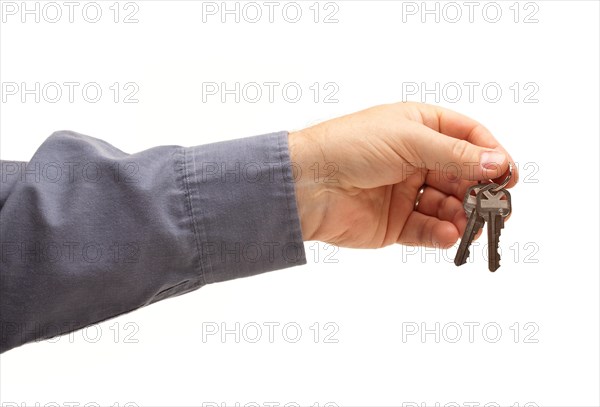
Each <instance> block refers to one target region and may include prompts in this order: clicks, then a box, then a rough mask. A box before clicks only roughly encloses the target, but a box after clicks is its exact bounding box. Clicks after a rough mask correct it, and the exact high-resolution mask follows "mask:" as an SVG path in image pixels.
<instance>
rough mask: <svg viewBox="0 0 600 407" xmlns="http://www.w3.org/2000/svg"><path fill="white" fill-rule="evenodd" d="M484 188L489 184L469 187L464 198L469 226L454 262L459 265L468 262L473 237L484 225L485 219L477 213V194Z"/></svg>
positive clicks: (461, 240)
mask: <svg viewBox="0 0 600 407" xmlns="http://www.w3.org/2000/svg"><path fill="white" fill-rule="evenodd" d="M490 185H495V184H490ZM496 187H497V185H496ZM483 188H488V185H482V184H477V185H473V186H471V187H469V189H467V193H466V194H465V197H464V199H463V208H465V213H466V215H467V228H466V229H465V233H464V234H463V236H462V238H461V239H460V244H459V246H458V251H457V252H456V256H455V257H454V264H456V265H457V266H462V265H463V264H465V263H466V262H467V259H468V258H469V255H470V254H471V253H470V251H469V247H470V246H471V243H473V239H475V236H476V235H477V233H479V231H480V230H481V228H482V227H483V224H484V223H485V219H484V218H482V217H481V216H480V215H479V214H478V213H477V194H478V193H479V192H480V191H481V190H482V189H483ZM490 188H492V187H490Z"/></svg>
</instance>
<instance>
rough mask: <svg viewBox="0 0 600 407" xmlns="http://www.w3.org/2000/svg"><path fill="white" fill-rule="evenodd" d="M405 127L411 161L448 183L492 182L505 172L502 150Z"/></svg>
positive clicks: (414, 125)
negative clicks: (454, 181)
mask: <svg viewBox="0 0 600 407" xmlns="http://www.w3.org/2000/svg"><path fill="white" fill-rule="evenodd" d="M407 126H409V127H410V128H409V129H408V130H409V134H408V136H407V137H408V140H407V141H408V142H409V143H410V145H411V151H412V153H413V154H414V155H415V156H416V157H413V158H414V159H415V160H417V161H418V162H422V163H423V164H424V165H425V166H426V167H427V169H429V170H431V171H438V172H439V171H441V172H442V173H443V174H442V175H443V176H445V177H447V178H448V179H449V180H454V179H456V178H462V179H467V180H487V179H494V178H497V177H500V176H502V174H503V173H505V172H506V171H507V170H508V157H507V155H506V154H505V153H504V152H503V151H500V150H492V149H489V148H487V147H480V146H478V145H475V144H472V143H470V142H468V141H466V140H464V139H458V138H454V137H450V136H446V135H444V134H441V133H438V132H437V131H435V130H432V129H430V128H429V127H427V126H425V125H423V124H420V123H416V122H411V123H410V124H407Z"/></svg>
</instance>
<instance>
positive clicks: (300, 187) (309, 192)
mask: <svg viewBox="0 0 600 407" xmlns="http://www.w3.org/2000/svg"><path fill="white" fill-rule="evenodd" d="M288 146H289V152H290V160H291V163H292V171H293V178H294V189H295V195H296V206H297V208H298V217H299V218H300V225H301V228H302V238H303V240H304V241H309V240H319V233H318V232H319V226H320V225H321V223H322V220H323V218H324V215H325V211H326V208H327V202H326V200H325V197H326V193H325V191H323V190H322V188H321V185H320V184H321V183H320V182H319V179H318V177H314V176H313V175H314V174H313V171H311V167H312V169H314V168H315V167H313V166H315V165H316V166H319V167H320V161H321V159H322V158H321V157H320V156H319V155H317V154H320V153H318V151H319V148H318V145H317V142H316V141H315V140H311V139H310V138H309V137H307V135H306V133H305V132H303V131H295V132H290V133H288Z"/></svg>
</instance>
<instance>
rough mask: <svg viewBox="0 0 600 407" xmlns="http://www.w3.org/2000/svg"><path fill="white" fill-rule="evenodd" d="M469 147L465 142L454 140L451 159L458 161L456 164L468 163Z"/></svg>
mask: <svg viewBox="0 0 600 407" xmlns="http://www.w3.org/2000/svg"><path fill="white" fill-rule="evenodd" d="M469 147H470V144H469V142H468V141H466V140H456V141H455V142H454V146H452V157H454V159H455V160H457V161H458V164H461V163H463V162H467V161H469V159H468V153H469Z"/></svg>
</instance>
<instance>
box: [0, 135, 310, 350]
mask: <svg viewBox="0 0 600 407" xmlns="http://www.w3.org/2000/svg"><path fill="white" fill-rule="evenodd" d="M287 136H288V133H287V132H285V131H283V132H277V133H271V134H265V135H261V136H255V137H249V138H244V139H238V140H232V141H226V142H220V143H214V144H208V145H204V146H197V147H190V148H184V147H179V146H164V147H156V148H152V149H149V150H146V151H143V152H140V153H137V154H126V153H124V152H122V151H120V150H118V149H117V148H115V147H113V146H112V145H110V144H108V143H106V142H104V141H102V140H98V139H95V138H91V137H88V136H84V135H81V134H78V133H74V132H70V131H61V132H57V133H54V134H53V135H51V136H50V137H49V138H48V139H47V140H46V141H45V142H44V143H43V144H42V145H41V146H40V148H39V149H38V151H37V152H36V153H35V155H34V156H33V158H32V159H31V160H30V161H29V162H28V163H23V162H12V161H2V162H1V163H0V164H1V170H0V177H1V183H0V205H1V206H0V244H1V253H0V255H1V262H0V266H1V269H0V352H5V351H7V350H9V349H11V348H14V347H16V346H20V345H22V344H24V343H27V342H31V341H35V340H40V339H45V338H51V337H53V336H56V335H60V334H64V333H67V332H70V331H73V330H76V329H80V328H83V327H85V326H88V325H90V324H94V323H97V322H100V321H103V320H106V319H108V318H111V317H114V316H117V315H119V314H123V313H126V312H129V311H132V310H134V309H136V308H139V307H142V306H144V305H148V304H151V303H153V302H156V301H159V300H162V299H165V298H168V297H173V296H176V295H181V294H184V293H187V292H190V291H192V290H195V289H197V288H199V287H201V286H202V285H204V284H208V283H213V282H219V281H224V280H230V279H234V278H238V277H245V276H250V275H254V274H258V273H262V272H266V271H271V270H276V269H281V268H285V267H290V266H294V265H300V264H305V263H306V259H305V253H304V246H303V241H302V234H301V229H300V222H299V219H298V213H297V208H296V197H295V193H294V183H293V179H292V171H291V165H290V164H291V163H290V157H289V152H288V144H287ZM200 312H201V310H190V313H191V316H193V314H196V313H200Z"/></svg>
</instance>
